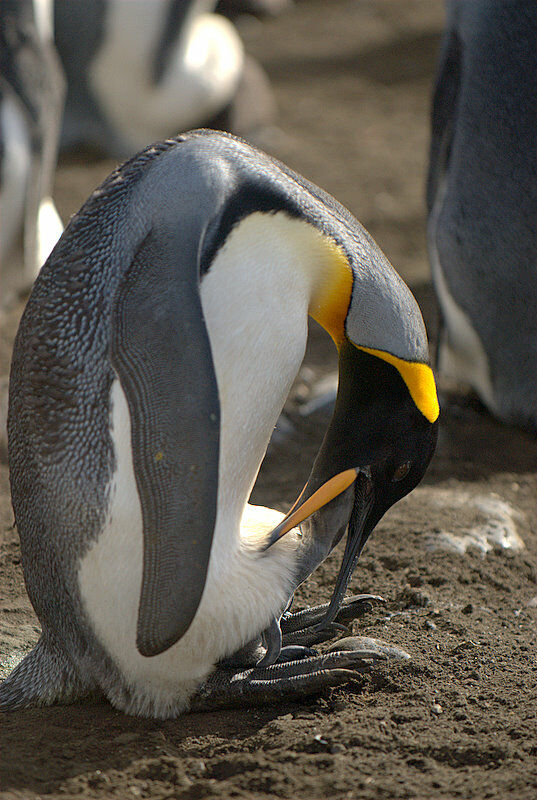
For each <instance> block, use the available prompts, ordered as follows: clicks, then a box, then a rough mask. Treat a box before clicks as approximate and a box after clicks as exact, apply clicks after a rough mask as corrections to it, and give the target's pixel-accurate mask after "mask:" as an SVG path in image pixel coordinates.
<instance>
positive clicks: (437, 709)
mask: <svg viewBox="0 0 537 800" xmlns="http://www.w3.org/2000/svg"><path fill="white" fill-rule="evenodd" d="M443 710H444V709H443V708H442V706H441V705H440V703H433V705H432V706H431V711H432V712H433V714H441V713H442V711H443Z"/></svg>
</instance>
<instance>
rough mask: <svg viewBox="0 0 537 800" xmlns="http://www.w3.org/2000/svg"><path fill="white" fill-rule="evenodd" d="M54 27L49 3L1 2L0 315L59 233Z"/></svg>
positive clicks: (60, 92)
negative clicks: (55, 197) (55, 200)
mask: <svg viewBox="0 0 537 800" xmlns="http://www.w3.org/2000/svg"><path fill="white" fill-rule="evenodd" d="M52 29H53V7H52V0H3V2H2V3H0V224H1V231H0V312H1V311H2V308H4V307H5V306H6V305H8V304H9V302H10V301H12V300H13V299H14V298H15V297H16V295H17V293H18V292H20V291H27V290H28V289H29V288H30V287H31V285H32V283H33V282H34V280H35V277H36V275H37V273H38V272H39V269H40V268H41V267H42V265H43V263H44V262H45V260H46V258H47V256H48V255H49V253H50V252H51V250H52V248H53V247H54V245H55V244H56V242H57V241H58V239H59V238H60V235H61V233H62V231H63V225H62V222H61V219H60V217H59V215H58V212H57V211H56V208H55V205H54V203H53V201H52V197H51V195H52V185H53V181H54V170H55V167H56V156H57V151H58V144H59V137H60V126H61V116H62V108H63V97H64V79H63V73H62V69H61V66H60V63H59V60H58V58H57V55H56V52H55V50H54V46H53V42H52V35H53V34H52ZM0 436H1V434H0Z"/></svg>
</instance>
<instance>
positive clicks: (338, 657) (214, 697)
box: [190, 649, 385, 711]
mask: <svg viewBox="0 0 537 800" xmlns="http://www.w3.org/2000/svg"><path fill="white" fill-rule="evenodd" d="M384 658H385V656H384V655H382V654H379V653H378V652H377V651H375V650H370V649H369V650H368V649H362V650H348V651H337V652H332V653H325V654H323V655H315V656H312V657H310V658H303V659H301V660H300V661H288V662H285V663H278V664H273V665H271V666H268V667H254V668H251V669H246V670H244V671H242V672H232V671H231V670H225V669H217V670H216V672H214V673H213V674H212V675H211V676H210V677H209V679H208V680H207V681H206V683H205V684H204V685H203V686H202V687H201V688H200V689H199V690H198V692H197V693H196V694H195V695H194V697H193V699H192V701H191V705H190V710H191V711H211V710H215V709H217V708H232V707H237V706H248V705H261V704H264V703H274V702H279V701H281V700H282V699H284V700H290V699H300V698H302V697H305V696H307V695H310V694H315V693H318V692H321V691H323V690H325V689H327V688H329V687H332V686H339V685H341V684H344V683H348V681H349V680H352V679H353V678H356V677H357V676H358V674H359V673H361V672H364V671H366V670H367V669H369V666H370V663H371V661H377V660H383V659H384Z"/></svg>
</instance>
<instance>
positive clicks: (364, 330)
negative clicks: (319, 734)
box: [0, 130, 439, 718]
mask: <svg viewBox="0 0 537 800" xmlns="http://www.w3.org/2000/svg"><path fill="white" fill-rule="evenodd" d="M308 314H310V315H312V316H313V317H314V318H315V319H317V320H318V321H319V322H320V323H321V324H322V325H324V327H325V328H326V329H327V330H328V331H329V332H330V334H331V335H332V337H333V339H334V341H335V342H336V344H337V346H338V348H339V352H340V388H339V394H338V400H337V404H336V409H335V413H334V417H333V419H332V422H331V424H330V426H329V428H328V431H327V434H326V437H325V440H324V443H323V445H322V447H321V450H320V452H319V455H318V457H317V459H316V462H315V464H314V466H313V470H312V474H311V476H310V479H309V481H308V484H307V486H306V489H305V492H304V493H303V495H302V497H301V498H299V501H298V502H297V504H296V506H295V508H294V510H293V511H292V513H291V514H290V515H288V516H287V517H286V518H285V519H284V520H283V521H281V522H280V521H279V520H280V519H281V516H279V515H277V516H276V517H274V514H275V513H276V512H270V511H265V512H263V511H261V512H260V511H256V510H255V509H254V510H253V511H252V510H251V508H250V509H249V507H247V506H246V503H247V500H248V497H249V495H250V492H251V489H252V486H253V484H254V481H255V478H256V475H257V472H258V469H259V466H260V464H261V461H262V458H263V455H264V453H265V450H266V447H267V444H268V441H269V438H270V434H271V432H272V430H273V428H274V425H275V423H276V421H277V419H278V415H279V414H280V412H281V409H282V407H283V404H284V402H285V399H286V396H287V394H288V392H289V389H290V387H291V384H292V382H293V379H294V377H295V376H296V374H297V372H298V370H299V367H300V364H301V361H302V358H303V355H304V351H305V346H306V339H307V330H308V328H307V319H308ZM438 413H439V409H438V402H437V397H436V390H435V383H434V378H433V375H432V372H431V369H430V367H429V366H428V348H427V338H426V333H425V328H424V325H423V320H422V318H421V314H420V312H419V309H418V306H417V304H416V302H415V300H414V298H413V297H412V295H411V293H410V291H409V290H408V288H407V287H406V286H405V284H404V283H403V281H402V280H401V279H400V278H399V276H398V275H397V273H396V272H395V271H394V270H393V268H392V267H391V265H390V264H389V263H388V262H387V260H386V259H385V257H384V256H383V255H382V253H381V252H380V250H379V249H378V247H377V246H376V245H375V243H374V242H373V240H372V239H371V237H370V236H369V235H368V234H367V233H366V231H365V230H364V229H363V228H362V227H361V225H360V224H359V223H358V222H357V221H356V220H355V219H354V218H353V217H352V216H351V214H350V213H349V212H348V211H347V210H346V209H344V208H343V207H342V206H340V205H339V204H338V203H337V202H336V201H335V200H334V199H333V198H331V197H330V196H329V195H327V194H326V193H325V192H323V191H322V190H321V189H319V188H318V187H316V186H314V185H312V184H310V183H309V182H307V181H306V180H304V179H303V178H302V177H300V176H299V175H297V174H295V173H294V172H292V171H291V170H289V169H288V168H287V167H285V166H284V165H283V164H280V163H278V162H276V161H274V160H273V159H271V158H270V157H268V156H267V155H265V154H263V153H261V152H259V151H258V150H256V149H254V148H253V147H251V146H249V145H248V144H246V143H245V142H243V141H241V140H239V139H236V138H234V137H232V136H230V135H227V134H222V133H215V132H213V131H207V130H198V131H193V132H190V133H188V134H185V135H183V136H179V137H178V138H177V139H173V140H167V141H165V142H162V143H159V144H155V145H152V146H151V147H148V148H147V149H146V150H144V151H142V152H141V153H140V154H138V155H137V156H135V157H133V158H132V159H130V160H129V161H127V162H126V163H125V164H123V165H122V166H121V167H120V168H119V169H118V170H116V171H115V172H114V173H113V174H112V175H111V176H110V177H109V178H108V179H107V180H106V181H105V182H104V183H103V184H102V186H101V187H100V188H99V189H97V190H96V191H95V192H94V193H93V195H92V196H91V197H90V198H89V200H88V201H87V202H86V204H85V205H84V206H83V207H82V209H81V210H80V212H79V213H78V214H76V215H75V216H74V217H73V218H72V220H71V221H70V223H69V226H68V228H67V229H66V231H65V233H64V235H63V236H62V238H61V240H60V241H59V243H58V245H57V246H56V248H55V249H54V251H53V252H52V254H51V256H50V258H49V260H48V261H47V263H46V264H45V266H44V268H43V270H42V271H41V273H40V275H39V278H38V280H37V281H36V283H35V287H34V290H33V292H32V294H31V296H30V299H29V301H28V304H27V307H26V309H25V312H24V315H23V317H22V320H21V324H20V328H19V331H18V334H17V337H16V341H15V346H14V354H13V362H12V369H11V379H10V406H9V415H8V440H9V441H8V446H9V459H10V468H11V471H10V480H11V491H12V501H13V507H14V511H15V517H16V522H17V526H18V530H19V533H20V538H21V550H22V561H23V567H24V574H25V580H26V586H27V589H28V593H29V596H30V599H31V601H32V604H33V606H34V608H35V610H36V613H37V615H38V617H39V620H40V622H41V624H42V629H43V632H42V636H41V639H40V640H39V643H38V644H37V646H36V647H35V649H34V650H33V651H32V652H31V653H30V654H29V655H28V656H27V657H26V658H25V659H24V660H23V661H22V662H21V664H20V665H19V666H18V667H16V668H15V670H14V671H13V672H12V674H11V675H10V676H9V677H8V679H7V680H6V681H5V682H4V683H3V684H2V686H1V687H0V707H1V708H3V709H5V710H12V709H15V708H19V707H22V706H25V705H30V704H36V703H37V704H43V703H51V702H55V701H66V700H69V699H73V698H75V697H77V696H80V695H81V694H83V693H84V692H88V691H95V690H98V691H100V692H102V693H104V695H106V697H108V699H109V700H110V702H111V703H112V704H113V705H114V706H115V707H116V708H119V709H123V710H124V711H126V712H128V713H134V714H140V715H146V716H153V717H160V718H163V717H172V716H175V715H177V714H179V713H180V712H181V711H183V710H184V709H186V708H188V706H189V703H192V704H193V707H216V706H218V705H219V704H220V705H222V704H231V705H233V704H236V703H237V702H248V703H256V702H264V701H266V700H267V699H272V700H274V699H277V698H278V699H279V698H282V697H290V696H294V695H295V694H296V693H297V692H298V693H299V694H302V695H303V694H305V693H307V692H312V691H319V689H320V688H322V687H325V686H329V685H335V684H337V683H341V682H344V681H346V680H348V679H349V677H352V675H353V674H354V672H355V671H356V670H360V669H363V668H365V666H366V664H367V662H368V661H370V660H371V659H372V658H376V657H378V654H375V653H372V652H371V651H370V650H368V649H365V650H362V651H360V650H358V651H354V652H344V653H339V654H338V653H335V654H334V653H331V654H330V655H329V657H326V656H319V655H313V656H312V655H310V654H308V653H304V655H305V656H306V657H305V658H303V659H301V660H299V661H296V660H292V661H291V662H285V661H283V662H282V663H277V664H274V665H272V666H271V665H268V666H267V665H265V666H259V667H255V666H254V667H252V668H248V669H247V670H246V671H244V670H243V671H240V670H239V672H237V668H235V671H233V670H231V671H230V669H229V667H226V668H224V667H223V666H222V667H218V668H217V669H216V670H215V665H217V664H218V663H219V662H222V661H223V660H225V659H226V658H228V657H229V656H231V655H233V654H234V653H237V651H239V650H241V648H243V647H244V646H245V645H247V643H249V642H252V641H255V640H256V639H257V640H258V639H259V636H260V635H261V634H262V633H263V632H266V631H267V630H275V627H277V623H278V620H279V619H280V618H281V616H282V614H283V612H284V611H285V609H286V608H287V607H288V605H289V602H290V599H291V597H292V595H293V592H294V590H295V588H296V587H297V586H298V585H299V583H301V582H302V580H304V579H305V577H307V575H308V574H310V573H311V571H312V570H313V569H314V568H315V567H316V566H317V564H319V563H320V562H321V561H322V560H323V559H324V558H325V556H326V555H327V554H328V552H329V551H330V550H331V549H332V548H333V547H334V546H335V545H336V544H337V542H338V541H339V539H340V538H341V536H342V535H343V533H344V531H345V529H346V527H347V526H348V527H349V539H348V542H349V545H348V549H349V552H348V554H347V556H346V561H347V562H348V563H347V566H346V567H344V569H343V571H342V573H341V576H340V578H339V582H338V586H337V590H336V595H335V597H334V600H333V603H332V605H331V607H330V609H327V610H329V616H330V619H331V620H333V622H332V623H331V622H330V620H328V621H327V622H326V623H325V626H328V629H330V630H332V631H333V630H334V627H333V626H334V625H338V614H341V613H344V615H346V616H345V618H348V613H347V612H344V611H343V609H342V610H341V611H339V610H337V609H336V608H335V607H336V606H337V607H338V609H339V605H340V596H342V594H343V592H344V589H345V586H346V582H347V581H348V578H349V577H350V573H351V571H352V567H353V565H354V562H355V560H356V558H357V555H358V553H359V550H360V548H361V547H362V546H363V543H364V542H365V539H366V538H367V536H368V535H369V533H370V532H371V530H372V528H373V526H374V525H375V524H376V522H377V520H378V519H379V518H380V516H381V515H382V513H383V512H384V511H385V510H386V509H387V508H388V507H389V506H390V505H391V504H393V503H394V502H395V501H396V500H397V499H399V498H400V497H402V496H403V495H404V494H406V493H407V492H408V491H410V489H411V488H413V486H414V485H415V484H416V483H417V482H418V481H419V480H420V478H421V477H422V475H423V473H424V471H425V469H426V467H427V464H428V462H429V460H430V458H431V456H432V453H433V450H434V445H435V440H436V428H437V418H438ZM245 509H246V513H247V516H246V517H244V513H245ZM259 514H261V515H262V516H263V515H264V518H263V519H257V521H256V519H254V520H253V522H252V515H254V517H255V515H259ZM267 514H268V517H267ZM271 514H272V516H271ZM312 515H313V516H312ZM308 516H311V522H304V524H303V534H302V536H300V535H299V534H298V532H297V531H296V530H295V529H293V530H289V529H290V528H292V526H293V525H296V524H298V523H299V522H300V521H301V520H302V519H304V518H305V517H308ZM241 520H242V524H241ZM267 523H268V524H267ZM308 525H309V528H308ZM274 526H275V527H274ZM271 527H272V528H273V533H272V534H269V529H270V528H271ZM284 533H286V534H287V535H286V536H283V534H284ZM282 536H283V538H282ZM267 546H268V549H267ZM358 605H359V603H358V601H357V603H355V604H353V605H352V608H353V609H354V608H355V607H358ZM353 613H354V612H353ZM357 613H358V612H357ZM323 614H324V612H323ZM321 616H322V615H321ZM300 620H302V622H301V621H300ZM274 621H276V626H275V625H274ZM285 621H286V625H285V626H283V628H284V634H285V633H286V631H287V632H289V631H291V630H292V629H294V630H296V625H295V624H294V623H293V621H292V620H291V621H289V615H288V614H287V616H286V618H285ZM297 624H298V625H299V627H301V628H308V626H311V628H312V630H311V633H312V637H311V638H312V640H315V641H320V640H322V639H323V638H326V636H324V637H323V636H321V638H319V635H318V631H317V629H318V627H319V614H318V612H317V611H315V613H312V614H311V615H309V616H306V618H304V617H299V618H298V620H297ZM331 624H332V628H330V625H331ZM286 626H287V627H286ZM321 627H323V624H321ZM306 633H307V631H306ZM332 635H333V634H332ZM269 638H270V637H269ZM283 638H284V641H283V644H284V646H285V645H286V644H287V643H288V642H286V641H285V635H284V637H283ZM306 639H307V636H306V637H305V638H304V637H303V638H302V640H301V643H302V644H306V645H307V641H306ZM276 649H277V648H276ZM211 673H212V675H211Z"/></svg>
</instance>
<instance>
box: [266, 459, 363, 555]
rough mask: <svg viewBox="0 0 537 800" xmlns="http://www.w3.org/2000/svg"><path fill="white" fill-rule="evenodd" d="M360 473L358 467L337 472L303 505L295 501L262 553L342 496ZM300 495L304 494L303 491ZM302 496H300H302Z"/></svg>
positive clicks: (270, 535) (271, 533) (273, 531)
mask: <svg viewBox="0 0 537 800" xmlns="http://www.w3.org/2000/svg"><path fill="white" fill-rule="evenodd" d="M360 472H362V470H361V469H360V468H359V467H351V468H350V469H346V470H344V471H343V472H339V473H338V474H337V475H334V476H333V477H332V478H330V479H329V480H328V481H326V482H325V483H323V484H322V486H321V487H320V488H319V489H317V491H315V492H314V493H313V494H312V495H311V496H310V497H308V498H307V500H305V501H304V502H303V503H300V504H298V501H297V503H295V505H294V506H293V507H292V508H291V510H290V511H289V513H288V514H287V515H286V516H285V517H284V518H283V519H282V521H281V522H280V523H279V524H278V525H277V526H276V527H275V528H274V529H273V530H272V531H271V532H270V534H269V537H268V541H267V543H266V544H265V546H264V547H263V551H266V550H268V549H269V547H271V546H272V545H273V544H274V543H275V542H277V541H278V539H281V537H282V536H285V534H286V533H288V532H289V531H290V530H291V529H292V528H294V527H296V526H297V525H300V523H301V522H304V520H305V519H307V518H308V517H311V515H312V514H314V513H315V512H316V511H318V510H319V509H320V508H322V507H323V506H325V505H326V504H327V503H329V502H330V501H331V500H334V498H336V497H338V495H340V494H342V493H343V492H344V491H345V490H346V489H348V488H349V486H351V484H353V483H354V481H355V480H356V478H357V476H358V475H359V474H360ZM369 476H370V473H369ZM302 494H304V491H303V492H302ZM302 494H301V495H300V496H302ZM299 499H300V498H299Z"/></svg>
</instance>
